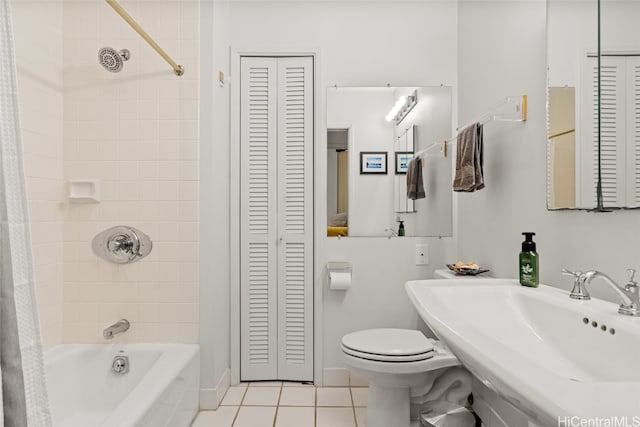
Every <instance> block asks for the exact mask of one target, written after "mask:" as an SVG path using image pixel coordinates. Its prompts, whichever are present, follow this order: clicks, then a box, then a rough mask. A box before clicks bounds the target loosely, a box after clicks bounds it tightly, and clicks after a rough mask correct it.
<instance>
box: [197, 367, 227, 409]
mask: <svg viewBox="0 0 640 427" xmlns="http://www.w3.org/2000/svg"><path fill="white" fill-rule="evenodd" d="M230 384H231V372H230V371H229V368H227V369H225V370H224V372H223V373H222V375H221V376H220V380H218V383H217V384H216V386H215V388H202V389H200V410H202V411H213V410H216V409H218V406H220V403H221V402H222V399H223V398H224V395H225V393H226V392H227V390H228V389H229V385H230Z"/></svg>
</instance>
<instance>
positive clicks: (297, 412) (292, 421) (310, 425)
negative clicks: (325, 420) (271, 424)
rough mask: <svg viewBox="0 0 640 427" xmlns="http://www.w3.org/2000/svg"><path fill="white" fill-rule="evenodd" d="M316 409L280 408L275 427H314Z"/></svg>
mask: <svg viewBox="0 0 640 427" xmlns="http://www.w3.org/2000/svg"><path fill="white" fill-rule="evenodd" d="M315 412H316V408H314V407H285V406H280V407H278V415H277V416H276V426H275V427H314V426H315V416H316V413H315Z"/></svg>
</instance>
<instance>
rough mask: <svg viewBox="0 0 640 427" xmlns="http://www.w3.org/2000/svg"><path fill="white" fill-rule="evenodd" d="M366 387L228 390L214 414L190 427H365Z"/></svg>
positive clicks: (265, 385)
mask: <svg viewBox="0 0 640 427" xmlns="http://www.w3.org/2000/svg"><path fill="white" fill-rule="evenodd" d="M368 392H369V389H368V388H367V387H315V386H313V385H307V384H302V383H291V382H284V383H283V382H257V383H243V384H240V385H237V386H231V387H229V390H228V391H227V394H226V395H225V396H224V399H223V400H222V403H221V404H220V407H219V408H218V409H217V410H216V411H202V412H200V414H198V417H197V418H196V420H195V422H194V423H193V425H192V427H365V409H366V406H367V396H368Z"/></svg>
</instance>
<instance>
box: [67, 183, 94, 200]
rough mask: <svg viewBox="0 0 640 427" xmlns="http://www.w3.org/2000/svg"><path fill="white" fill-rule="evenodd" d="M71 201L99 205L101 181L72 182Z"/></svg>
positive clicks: (70, 189) (70, 188) (70, 185)
mask: <svg viewBox="0 0 640 427" xmlns="http://www.w3.org/2000/svg"><path fill="white" fill-rule="evenodd" d="M69 201H70V202H73V203H99V202H100V181H99V180H97V179H76V180H70V181H69Z"/></svg>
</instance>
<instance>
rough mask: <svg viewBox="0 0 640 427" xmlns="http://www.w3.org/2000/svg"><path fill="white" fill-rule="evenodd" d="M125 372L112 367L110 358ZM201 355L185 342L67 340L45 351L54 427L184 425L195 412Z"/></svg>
mask: <svg viewBox="0 0 640 427" xmlns="http://www.w3.org/2000/svg"><path fill="white" fill-rule="evenodd" d="M116 355H125V356H127V357H128V358H129V364H130V371H129V373H127V374H123V375H120V374H115V373H114V372H112V371H111V365H112V361H113V358H114V356H116ZM199 359H200V353H199V348H198V346H197V345H184V344H125V345H116V344H109V345H100V344H67V345H60V346H57V347H54V348H53V349H51V350H49V351H47V352H46V353H45V370H46V375H47V385H48V388H49V400H50V402H51V413H52V417H53V426H54V427H187V426H189V425H191V421H192V420H193V419H194V418H195V416H196V414H197V412H198V394H199V369H200V360H199Z"/></svg>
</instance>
